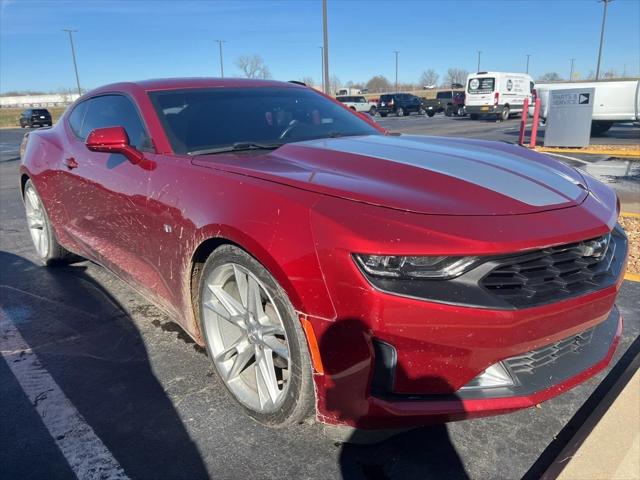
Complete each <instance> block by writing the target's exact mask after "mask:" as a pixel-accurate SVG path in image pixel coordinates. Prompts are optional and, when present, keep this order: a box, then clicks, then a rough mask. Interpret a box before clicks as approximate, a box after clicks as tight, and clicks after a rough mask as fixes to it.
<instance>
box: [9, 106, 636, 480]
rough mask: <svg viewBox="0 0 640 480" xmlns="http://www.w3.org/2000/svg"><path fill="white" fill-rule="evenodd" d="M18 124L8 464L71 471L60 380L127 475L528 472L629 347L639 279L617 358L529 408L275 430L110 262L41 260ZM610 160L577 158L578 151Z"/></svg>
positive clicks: (499, 126)
mask: <svg viewBox="0 0 640 480" xmlns="http://www.w3.org/2000/svg"><path fill="white" fill-rule="evenodd" d="M378 120H379V121H380V123H381V124H382V125H383V126H385V128H388V129H390V130H392V131H404V132H407V133H417V134H431V135H460V136H471V137H476V138H486V139H492V140H505V139H507V140H509V141H514V140H515V139H517V129H518V122H517V120H510V121H508V122H504V123H495V122H490V121H478V122H472V121H470V120H468V119H464V118H460V119H457V118H455V117H454V118H447V117H444V116H440V115H438V116H436V117H433V118H427V117H423V118H417V117H405V118H394V117H388V118H386V119H378ZM514 131H515V132H516V133H515V135H513V132H514ZM23 133H24V131H21V130H20V129H11V130H0V307H1V308H0V347H1V348H0V350H2V355H3V357H4V359H5V360H6V361H0V399H1V400H0V402H1V403H0V405H1V406H2V408H0V432H1V434H0V466H1V467H0V468H1V469H2V470H1V472H2V475H0V476H2V477H5V478H24V479H28V478H33V479H41V478H63V479H64V478H75V477H74V475H73V472H72V471H71V469H70V467H69V465H68V464H67V461H66V460H65V456H63V455H62V453H61V451H60V449H59V446H58V445H60V442H62V441H63V440H65V438H66V439H68V440H69V441H68V442H67V443H66V445H67V446H68V448H70V449H72V448H73V446H74V444H77V439H78V438H80V437H78V432H76V431H74V430H73V429H72V428H71V427H69V428H65V427H66V426H65V425H57V427H58V430H57V432H62V433H58V434H56V436H55V438H54V436H52V434H51V432H50V430H48V429H47V426H50V425H51V423H50V422H49V423H44V422H43V420H42V417H43V416H46V415H47V414H52V415H53V414H56V413H60V409H59V408H57V405H56V404H55V402H56V399H57V398H59V397H56V395H55V393H56V392H62V393H63V394H64V396H65V397H66V399H68V401H69V404H68V408H67V411H63V412H62V415H63V418H66V419H70V421H73V419H74V418H76V419H77V415H76V414H79V415H81V417H82V418H83V419H84V421H85V422H86V424H87V425H89V426H90V427H91V429H92V431H93V432H94V434H95V437H97V438H98V439H99V440H100V441H101V443H102V444H103V446H104V447H105V449H104V450H103V451H102V452H103V453H105V452H106V453H108V454H109V455H111V456H112V457H113V458H114V459H115V460H116V461H117V464H118V465H119V466H120V467H121V469H120V470H117V469H114V470H113V471H111V473H117V474H118V475H121V476H124V475H126V476H128V477H129V478H145V479H146V478H149V479H152V478H153V479H156V478H168V479H174V478H175V479H178V478H185V479H198V478H216V479H226V478H228V479H237V478H246V479H263V478H296V479H297V478H304V479H306V478H309V479H316V478H317V479H327V478H349V479H352V478H353V479H396V478H398V479H400V478H402V479H412V478H416V479H430V478H447V479H457V478H473V479H517V478H522V477H525V478H532V479H533V478H538V477H539V476H540V474H541V473H542V472H543V471H544V470H545V469H546V466H547V464H548V461H549V460H550V459H553V457H554V454H556V455H557V453H558V452H559V450H560V449H561V448H562V446H563V444H562V442H563V441H565V440H566V438H567V435H569V434H570V433H571V429H572V428H575V425H573V424H572V423H571V420H572V418H575V417H574V416H575V415H576V412H578V411H579V410H580V409H581V407H582V405H583V404H585V402H587V401H588V399H589V398H590V396H591V395H592V394H593V393H594V391H596V389H597V388H598V386H599V385H600V384H601V383H602V382H603V381H606V380H605V379H606V377H607V375H608V374H609V373H610V372H611V369H612V368H613V366H614V365H615V364H616V363H617V362H618V360H619V359H620V358H621V357H622V356H623V355H624V354H625V352H626V351H627V350H628V349H629V348H630V347H631V346H632V344H634V342H636V343H635V344H634V345H635V347H634V348H636V347H637V345H638V343H637V339H638V336H639V335H640V283H632V282H625V283H624V284H623V286H622V291H621V294H620V297H619V302H618V305H619V308H620V311H621V313H622V314H623V316H624V318H625V325H624V331H623V337H622V340H621V343H620V345H619V347H618V349H617V351H616V355H615V358H614V360H613V362H612V366H611V367H610V368H608V369H607V370H606V371H605V372H602V373H601V374H599V375H597V376H596V377H594V378H593V379H591V380H589V381H587V382H586V383H584V384H582V385H580V386H578V387H576V388H575V389H573V390H571V391H569V392H567V393H565V394H563V395H561V396H560V397H557V398H555V399H552V400H551V401H549V402H546V403H544V404H542V405H540V406H539V408H533V409H529V410H524V411H521V412H517V413H513V414H509V415H504V416H499V417H493V418H486V419H479V420H473V421H462V422H457V423H451V424H448V425H444V426H435V427H429V428H421V429H417V430H414V431H410V432H406V433H403V434H400V435H397V436H395V437H393V438H391V439H389V440H386V441H384V442H381V443H378V444H375V445H368V446H365V445H350V444H340V443H335V442H333V441H331V440H329V439H328V438H327V437H325V436H324V435H323V433H322V429H321V428H320V426H318V425H316V424H312V423H309V424H303V425H298V426H296V427H295V428H291V429H288V430H270V429H268V428H265V427H263V426H261V425H259V424H256V423H255V422H253V421H252V420H250V419H249V418H247V417H245V416H244V415H243V414H241V413H240V412H239V410H238V409H237V408H236V407H235V406H234V405H233V404H232V403H231V401H230V400H229V399H228V398H227V396H226V394H225V391H224V389H223V387H222V385H221V384H219V382H218V381H217V379H216V377H215V375H214V372H213V370H212V368H213V367H212V365H211V364H210V362H209V360H208V358H207V355H206V353H204V352H203V351H202V349H200V348H197V347H196V345H195V344H193V343H192V342H191V341H190V339H189V338H188V337H187V335H186V334H184V333H183V332H182V331H181V330H180V328H179V327H178V326H177V325H175V324H173V323H172V322H170V321H169V320H168V318H167V317H166V316H165V315H164V314H163V313H162V312H161V311H160V310H158V309H157V308H155V307H154V306H153V305H151V304H149V303H148V302H147V301H146V300H145V299H144V298H142V297H141V296H139V295H138V294H137V293H135V292H134V291H132V290H131V289H130V288H129V287H127V286H126V285H125V284H123V283H122V282H121V281H120V280H118V279H117V278H115V277H114V276H113V275H111V274H110V273H108V272H107V271H105V270H104V269H102V268H100V267H99V266H97V265H94V264H92V263H89V262H82V263H78V264H74V265H72V266H69V267H65V268H57V269H45V268H43V267H40V266H38V264H37V262H36V259H35V256H34V253H33V248H32V245H31V240H30V238H29V234H28V232H27V228H26V221H25V218H24V213H23V208H22V204H21V200H20V196H19V192H18V181H17V172H18V164H19V161H18V159H17V153H18V144H19V141H20V139H21V136H22V134H23ZM637 133H638V130H637V128H636V129H635V130H634V129H633V127H628V128H627V127H616V128H614V129H612V131H611V132H610V137H609V141H611V138H613V139H615V141H623V142H628V141H629V138H630V139H631V141H633V139H634V138H637V137H634V135H636V136H637ZM604 160H605V159H597V158H596V159H592V158H587V157H585V158H580V159H578V164H580V165H583V166H584V165H590V164H591V163H597V162H602V161H604ZM567 161H569V162H575V160H567ZM607 161H609V160H607ZM580 162H586V163H580ZM634 168H635V167H634ZM634 172H635V170H633V169H630V170H629V174H628V175H624V176H622V179H621V180H620V181H621V182H627V183H624V185H625V188H626V186H628V185H630V187H629V188H630V189H631V190H630V192H631V193H630V195H631V196H633V192H634V190H633V189H634V188H637V187H638V181H637V179H635V176H634V175H636V174H635V173H634ZM634 185H635V187H634ZM7 319H8V320H9V321H7ZM9 330H11V331H9ZM16 332H17V333H19V335H20V337H21V338H22V339H23V341H24V343H26V344H27V345H28V352H27V353H26V354H23V353H22V351H23V350H18V349H10V348H8V346H9V345H10V343H9V339H10V338H14V339H15V333H16ZM11 345H13V344H11ZM29 353H33V354H35V356H36V357H37V359H38V362H39V363H38V365H37V367H38V370H37V371H38V372H40V373H42V372H46V373H47V374H48V376H49V377H50V379H51V381H52V382H53V383H51V382H50V383H49V384H48V385H49V386H50V387H51V388H45V389H43V391H41V392H36V394H35V395H34V394H33V392H31V393H28V392H26V391H25V388H24V384H25V382H27V383H28V382H29V381H30V379H24V378H22V379H17V377H16V376H15V373H14V372H15V371H16V369H15V368H11V366H10V362H20V361H21V359H22V358H23V357H24V356H25V355H28V354H29ZM74 416H75V417H74ZM70 425H71V424H70ZM567 425H569V427H567ZM572 425H573V426H572ZM49 428H50V427H49ZM58 437H62V438H58ZM74 442H76V443H74ZM67 458H68V456H67Z"/></svg>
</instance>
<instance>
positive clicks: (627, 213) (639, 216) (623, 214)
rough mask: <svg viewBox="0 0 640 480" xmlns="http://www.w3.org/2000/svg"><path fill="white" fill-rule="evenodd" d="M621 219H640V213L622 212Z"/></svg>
mask: <svg viewBox="0 0 640 480" xmlns="http://www.w3.org/2000/svg"><path fill="white" fill-rule="evenodd" d="M620 216H621V217H628V218H640V213H632V212H620Z"/></svg>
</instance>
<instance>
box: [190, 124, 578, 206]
mask: <svg viewBox="0 0 640 480" xmlns="http://www.w3.org/2000/svg"><path fill="white" fill-rule="evenodd" d="M193 163H194V164H197V165H201V166H206V167H210V168H219V169H223V170H227V171H233V172H236V173H242V174H244V175H249V176H253V177H257V178H262V179H264V180H270V181H274V182H278V183H281V184H285V185H290V186H292V187H296V188H301V189H304V190H308V191H313V192H317V193H320V194H325V195H331V196H335V197H340V198H344V199H348V200H353V201H358V202H364V203H368V204H371V205H379V206H383V207H387V208H394V209H398V210H405V211H410V212H416V213H423V214H439V215H517V214H527V213H535V212H540V211H545V210H555V209H559V208H567V207H571V206H575V205H578V204H580V203H581V202H582V201H583V200H584V199H585V198H586V196H587V194H588V191H587V187H586V186H585V185H586V182H584V179H583V178H582V177H581V175H580V174H579V173H578V172H577V171H576V170H574V169H572V168H570V167H568V166H566V165H564V164H562V163H560V162H557V161H555V160H552V159H551V158H549V157H548V156H546V155H541V154H538V153H536V152H532V151H530V150H528V149H526V148H523V147H518V146H515V145H510V144H506V143H500V142H488V141H482V140H471V139H453V138H445V137H423V136H414V135H400V136H391V135H369V136H358V137H342V138H329V139H320V140H309V141H302V142H295V143H289V144H286V145H283V146H282V147H280V148H278V149H277V150H274V151H272V152H268V153H264V152H263V151H260V152H255V151H254V152H245V153H234V154H218V155H205V156H200V157H197V158H194V159H193Z"/></svg>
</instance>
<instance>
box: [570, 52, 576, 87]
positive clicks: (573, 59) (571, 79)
mask: <svg viewBox="0 0 640 480" xmlns="http://www.w3.org/2000/svg"><path fill="white" fill-rule="evenodd" d="M575 60H576V59H575V58H572V59H571V70H569V81H570V82H571V81H573V62H575Z"/></svg>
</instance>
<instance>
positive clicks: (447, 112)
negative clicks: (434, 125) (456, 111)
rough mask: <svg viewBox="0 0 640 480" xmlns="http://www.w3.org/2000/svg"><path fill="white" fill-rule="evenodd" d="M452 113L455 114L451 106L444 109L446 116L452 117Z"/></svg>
mask: <svg viewBox="0 0 640 480" xmlns="http://www.w3.org/2000/svg"><path fill="white" fill-rule="evenodd" d="M452 114H453V112H452V111H451V109H450V108H449V107H447V108H445V110H444V115H445V117H450V116H451V115H452Z"/></svg>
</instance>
